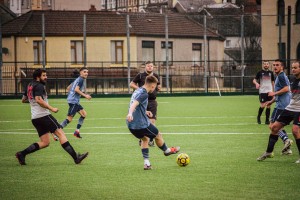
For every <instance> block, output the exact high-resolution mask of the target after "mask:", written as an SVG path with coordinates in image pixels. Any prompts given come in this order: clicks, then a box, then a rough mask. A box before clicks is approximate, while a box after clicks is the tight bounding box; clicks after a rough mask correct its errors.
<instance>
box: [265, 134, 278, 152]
mask: <svg viewBox="0 0 300 200" xmlns="http://www.w3.org/2000/svg"><path fill="white" fill-rule="evenodd" d="M277 140H278V135H272V134H270V136H269V143H268V148H267V152H268V153H271V152H273V150H274V146H275V144H276V142H277Z"/></svg>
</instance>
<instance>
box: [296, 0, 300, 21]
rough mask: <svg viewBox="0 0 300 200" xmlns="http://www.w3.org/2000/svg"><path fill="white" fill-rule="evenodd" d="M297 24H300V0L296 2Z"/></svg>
mask: <svg viewBox="0 0 300 200" xmlns="http://www.w3.org/2000/svg"><path fill="white" fill-rule="evenodd" d="M295 10H296V21H295V22H296V24H300V0H298V1H297V3H296V9H295Z"/></svg>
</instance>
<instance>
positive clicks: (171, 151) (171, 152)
mask: <svg viewBox="0 0 300 200" xmlns="http://www.w3.org/2000/svg"><path fill="white" fill-rule="evenodd" d="M179 150H180V147H171V148H170V152H168V153H166V152H164V154H165V156H169V155H171V154H176V153H178V152H179Z"/></svg>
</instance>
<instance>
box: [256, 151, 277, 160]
mask: <svg viewBox="0 0 300 200" xmlns="http://www.w3.org/2000/svg"><path fill="white" fill-rule="evenodd" d="M273 157H274V153H273V152H271V153H268V152H265V153H263V154H262V155H261V156H260V157H258V158H257V159H256V160H257V161H263V160H265V159H267V158H273Z"/></svg>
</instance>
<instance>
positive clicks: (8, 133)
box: [0, 132, 264, 135]
mask: <svg viewBox="0 0 300 200" xmlns="http://www.w3.org/2000/svg"><path fill="white" fill-rule="evenodd" d="M35 134H37V133H35V132H0V135H35ZM261 134H264V133H251V132H250V133H234V132H232V133H221V132H219V133H215V132H213V133H207V132H203V133H201V132H195V133H193V132H192V133H189V132H187V133H184V132H180V133H163V135H261ZM66 135H73V133H66ZM82 135H130V133H129V132H127V133H123V132H119V133H106V132H105V133H93V132H92V133H83V134H82Z"/></svg>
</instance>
